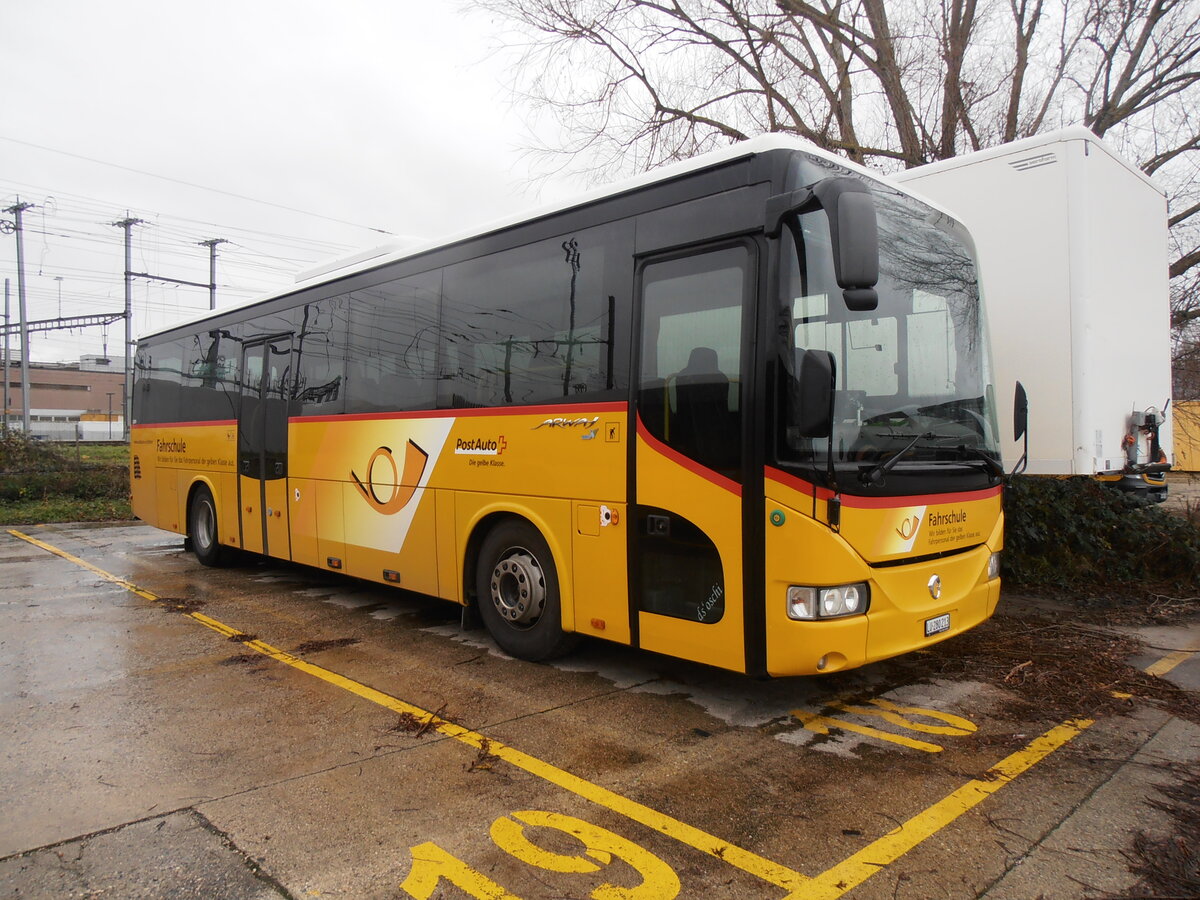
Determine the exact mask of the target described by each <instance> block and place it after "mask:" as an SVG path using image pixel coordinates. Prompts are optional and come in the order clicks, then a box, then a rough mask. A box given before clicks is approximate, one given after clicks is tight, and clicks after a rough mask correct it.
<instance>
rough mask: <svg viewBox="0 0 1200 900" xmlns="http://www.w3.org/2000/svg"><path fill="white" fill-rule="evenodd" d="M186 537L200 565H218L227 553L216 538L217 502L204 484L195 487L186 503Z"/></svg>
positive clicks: (223, 560)
mask: <svg viewBox="0 0 1200 900" xmlns="http://www.w3.org/2000/svg"><path fill="white" fill-rule="evenodd" d="M188 539H189V540H190V541H191V544H192V552H193V553H195V554H196V559H198V560H199V561H200V563H201V565H205V566H220V565H223V564H224V563H225V560H226V559H227V558H228V554H227V553H226V552H225V548H224V547H222V546H221V544H220V541H219V540H218V539H217V504H216V501H214V500H213V495H212V491H210V490H209V489H208V487H207V486H205V485H203V484H202V485H200V486H199V487H197V488H196V492H195V493H194V494H192V502H191V503H190V504H189V505H188Z"/></svg>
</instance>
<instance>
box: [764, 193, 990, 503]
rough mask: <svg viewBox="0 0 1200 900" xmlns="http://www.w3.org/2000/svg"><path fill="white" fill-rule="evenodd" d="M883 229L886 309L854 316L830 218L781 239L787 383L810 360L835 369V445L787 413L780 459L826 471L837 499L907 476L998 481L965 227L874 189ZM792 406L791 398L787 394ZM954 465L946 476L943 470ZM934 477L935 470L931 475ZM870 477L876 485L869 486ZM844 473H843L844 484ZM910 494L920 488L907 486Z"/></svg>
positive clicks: (810, 217) (801, 224) (818, 215)
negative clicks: (827, 359) (809, 434)
mask: <svg viewBox="0 0 1200 900" xmlns="http://www.w3.org/2000/svg"><path fill="white" fill-rule="evenodd" d="M872 192H873V194H874V196H875V202H876V208H877V213H878V222H879V248H880V260H879V273H880V275H879V283H878V286H877V289H878V292H879V306H878V308H877V309H875V310H872V311H869V312H850V311H849V310H847V309H846V306H845V304H844V303H843V301H842V292H841V289H840V288H839V287H838V285H837V281H836V279H835V278H834V272H833V260H832V255H831V251H830V242H829V225H828V220H827V218H826V215H825V213H824V211H820V210H818V211H816V212H811V213H807V214H805V215H802V216H800V217H799V220H798V223H797V225H796V227H795V229H794V230H793V233H792V234H791V235H787V236H785V238H784V247H783V257H784V279H783V282H782V285H783V297H782V300H783V308H782V309H781V313H782V315H783V319H784V322H785V324H786V327H787V329H788V333H789V335H790V338H791V346H790V348H789V353H790V357H791V358H790V359H785V361H784V362H785V365H784V368H787V367H788V365H789V364H790V365H791V371H792V372H798V371H799V364H798V360H799V356H800V354H802V353H803V352H804V351H805V350H811V349H816V350H827V351H829V352H830V353H832V354H833V356H834V359H835V364H836V391H835V395H834V421H833V433H832V438H824V437H821V438H805V437H802V436H800V435H799V434H798V431H797V429H796V428H795V427H794V423H793V422H792V421H791V420H790V418H789V417H790V416H793V415H794V409H793V408H792V407H791V406H790V405H789V404H788V403H787V402H785V403H784V407H785V413H784V427H785V433H784V435H783V442H782V443H783V448H782V450H783V454H784V456H785V457H786V458H787V460H788V461H791V462H800V463H803V462H808V463H810V464H812V465H813V466H814V469H815V470H816V471H817V472H823V471H827V470H828V469H829V467H830V462H831V460H830V459H829V454H830V452H832V463H833V469H834V472H835V477H836V478H837V479H838V481H839V484H840V486H841V487H842V489H852V488H851V485H850V484H849V483H848V482H849V481H850V479H848V478H846V475H845V474H844V473H846V471H847V470H848V469H856V470H857V471H858V474H859V476H860V477H859V479H855V482H854V483H858V484H862V483H870V482H873V481H878V480H880V479H879V478H878V477H877V476H878V470H879V467H880V466H881V465H882V464H884V463H886V462H888V461H889V460H892V458H893V457H895V456H897V455H898V454H902V456H901V457H900V458H897V459H896V460H895V461H894V462H892V464H891V465H890V466H889V467H888V478H895V477H900V476H902V475H903V473H904V472H905V471H906V470H907V471H908V472H909V473H910V474H916V473H917V472H918V471H920V472H921V473H922V476H923V477H926V478H927V477H929V476H931V475H933V476H935V477H936V474H937V468H941V469H942V470H943V471H944V472H945V473H946V474H949V473H950V470H951V469H955V470H957V472H958V473H959V474H960V475H963V476H968V477H969V476H970V475H971V473H972V472H975V473H978V474H981V475H985V477H986V473H988V472H992V473H994V472H995V470H996V468H997V464H998V463H999V460H1000V454H999V449H998V448H999V442H998V434H997V428H996V420H995V404H994V401H993V391H992V388H991V384H990V379H991V373H990V367H989V362H988V354H987V340H986V335H985V331H984V323H983V315H982V310H981V307H980V299H979V286H978V283H977V280H976V270H975V263H974V260H973V259H972V255H971V251H970V249H969V246H968V244H967V242H966V239H965V235H963V234H962V233H961V231H960V230H959V229H960V226H958V225H957V223H954V222H953V221H952V220H950V219H948V218H946V217H945V216H942V215H940V214H938V213H936V212H934V211H932V210H930V209H929V208H928V207H925V206H924V205H923V204H920V203H917V202H916V201H913V200H911V199H909V198H907V197H905V196H904V195H902V194H900V193H899V192H898V191H897V192H891V191H888V190H887V189H886V188H883V187H879V188H876V186H875V185H872ZM783 394H784V395H785V396H787V395H788V391H784V392H783ZM948 464H949V465H948ZM935 467H936V468H935ZM873 471H874V473H875V477H873V478H872V477H868V476H871V473H872V472H873ZM839 473H843V474H839ZM912 487H915V485H914V486H912Z"/></svg>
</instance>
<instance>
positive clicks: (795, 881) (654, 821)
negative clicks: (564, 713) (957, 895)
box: [8, 530, 808, 891]
mask: <svg viewBox="0 0 1200 900" xmlns="http://www.w3.org/2000/svg"><path fill="white" fill-rule="evenodd" d="M8 533H9V534H11V535H13V536H14V537H17V538H20V539H21V540H23V541H28V542H29V543H31V544H33V545H34V546H36V547H40V548H41V549H43V550H45V551H46V552H47V553H53V554H54V555H55V556H58V557H61V558H62V559H65V560H67V561H69V562H72V563H74V564H75V565H77V566H81V567H83V568H85V569H87V570H88V571H89V572H93V573H94V574H96V575H98V576H99V577H100V578H103V579H104V580H105V581H108V582H111V583H112V584H117V585H120V586H121V587H123V588H125V589H127V590H129V591H132V592H133V593H135V594H137V595H138V596H139V597H142V598H144V599H146V600H150V601H152V602H155V603H157V602H159V601H160V598H159V597H158V596H157V595H155V594H153V593H151V592H150V591H147V590H143V589H142V588H139V587H136V586H135V585H133V584H132V583H130V582H128V581H126V580H125V579H123V578H119V577H118V576H116V575H113V574H111V573H109V572H106V571H104V570H103V569H101V568H98V567H97V566H94V565H92V564H91V563H89V562H87V561H85V560H82V559H80V558H79V557H77V556H74V555H72V554H70V553H68V552H66V551H65V550H60V549H59V548H57V547H55V546H53V545H51V544H47V543H45V542H44V541H39V540H38V539H37V538H33V537H30V536H29V535H27V534H22V533H21V532H19V531H14V530H10V531H9V532H8ZM184 615H186V616H188V617H189V618H191V619H194V620H195V621H197V622H199V623H200V624H201V625H204V626H205V627H206V628H211V629H212V630H213V631H215V632H217V633H218V634H221V635H223V636H224V637H226V638H232V637H236V636H237V635H240V634H242V632H241V631H239V630H238V629H236V628H232V627H230V626H229V625H226V624H225V623H224V622H220V621H218V620H217V619H214V618H212V617H210V616H206V615H204V614H203V613H198V612H192V613H184ZM243 644H244V645H245V646H246V647H249V648H250V649H252V650H256V651H258V652H259V653H261V654H263V655H264V656H269V657H270V658H272V659H274V660H278V661H279V662H281V663H283V664H284V665H287V666H291V667H292V668H293V669H297V670H299V671H301V672H304V673H305V674H308V675H312V676H313V677H314V678H319V679H321V680H322V681H325V682H327V683H329V684H332V685H334V686H336V687H339V688H342V689H343V690H346V691H350V692H351V693H352V694H355V695H357V696H359V697H362V698H363V699H364V700H369V701H370V702H372V703H375V704H377V705H379V706H382V707H384V708H386V709H390V710H392V711H393V712H396V713H409V714H411V715H413V716H416V717H418V718H420V719H421V720H423V721H426V722H430V723H431V730H435V731H438V732H440V733H441V734H443V735H445V736H446V737H449V738H453V739H454V740H456V741H461V742H462V743H464V744H467V745H469V746H471V747H475V748H479V749H482V748H483V747H484V744H485V743H486V745H487V752H489V753H491V754H492V755H493V756H496V757H499V758H500V759H502V760H504V761H505V762H508V763H510V764H511V765H514V766H516V767H517V768H519V769H524V770H525V771H526V772H529V773H530V774H531V775H535V776H537V777H538V778H541V779H543V780H545V781H548V782H550V783H551V784H554V785H557V786H558V787H560V788H563V789H564V790H566V791H570V792H571V793H573V794H576V795H577V796H580V797H583V798H584V799H585V800H590V801H591V802H592V803H595V804H597V805H599V806H603V807H605V808H606V809H609V810H611V811H613V812H615V813H618V814H619V815H622V816H625V817H626V818H629V819H632V820H633V821H635V822H640V823H641V824H642V825H645V826H646V827H648V828H652V829H654V830H655V831H658V832H660V833H661V834H665V835H667V836H668V837H671V838H674V839H675V840H677V841H680V842H681V843H684V844H687V845H688V846H689V847H694V848H695V849H697V850H700V851H701V852H703V853H707V854H709V855H710V856H713V857H715V858H717V859H719V860H721V861H723V862H727V863H729V864H730V865H732V866H735V867H736V868H739V869H741V870H742V871H744V872H748V873H749V874H751V875H754V876H756V877H758V878H761V879H762V880H763V881H766V882H769V883H770V884H774V885H776V886H778V887H781V888H783V889H784V890H788V891H794V890H796V889H797V888H799V887H801V886H803V884H804V883H805V882H806V881H807V880H808V878H807V876H805V875H801V874H800V873H799V872H796V871H794V870H792V869H789V868H787V867H786V866H782V865H780V864H778V863H775V862H772V861H771V860H769V859H766V858H765V857H762V856H759V855H758V854H756V853H753V852H751V851H749V850H745V849H743V848H741V847H738V846H736V845H734V844H731V843H729V842H728V841H724V840H721V839H720V838H718V837H714V836H713V835H711V834H708V833H706V832H704V831H701V830H700V829H699V828H695V827H693V826H691V825H688V824H687V823H685V822H681V821H679V820H678V819H675V818H672V817H671V816H668V815H665V814H664V813H660V812H658V811H657V810H654V809H651V808H650V807H648V806H644V805H643V804H641V803H638V802H636V801H634V800H630V799H628V798H627V797H622V796H621V795H620V794H617V793H615V792H613V791H610V790H608V789H607V788H602V787H600V786H599V785H597V784H593V783H592V782H590V781H587V780H585V779H583V778H580V777H579V776H577V775H572V774H571V773H570V772H567V771H565V770H564V769H560V768H558V767H557V766H554V765H551V764H550V763H547V762H545V761H543V760H540V759H537V758H536V757H533V756H530V755H529V754H527V753H523V752H521V751H520V750H517V749H516V748H515V747H509V746H508V745H506V744H502V743H501V742H499V741H496V740H493V739H491V738H485V737H484V736H483V735H482V734H480V733H478V732H476V731H471V730H470V729H468V728H463V727H462V726H461V725H456V724H455V723H453V722H449V721H447V720H445V719H442V718H440V717H438V716H437V715H435V714H434V713H432V712H430V711H428V710H425V709H422V708H421V707H419V706H414V705H413V704H411V703H406V702H405V701H403V700H400V699H398V698H396V697H392V696H390V695H389V694H385V693H383V692H382V691H378V690H376V689H375V688H371V687H367V686H366V685H365V684H362V683H360V682H357V681H355V680H353V679H352V678H347V677H346V676H344V675H339V674H338V673H336V672H332V671H330V670H329V669H325V668H322V667H321V666H317V665H314V664H313V663H310V662H307V661H305V660H303V659H301V658H300V657H298V656H293V655H292V654H291V653H288V652H287V651H285V650H280V649H279V648H277V647H272V646H271V645H270V644H266V643H264V642H263V641H259V640H247V641H244V642H243Z"/></svg>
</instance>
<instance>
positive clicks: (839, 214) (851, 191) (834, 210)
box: [813, 178, 879, 312]
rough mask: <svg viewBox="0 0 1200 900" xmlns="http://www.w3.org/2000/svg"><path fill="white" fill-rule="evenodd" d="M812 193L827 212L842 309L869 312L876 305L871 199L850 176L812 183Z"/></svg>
mask: <svg viewBox="0 0 1200 900" xmlns="http://www.w3.org/2000/svg"><path fill="white" fill-rule="evenodd" d="M813 193H814V194H815V195H816V197H817V199H818V200H819V201H820V202H821V206H822V207H824V209H825V212H826V213H828V215H829V237H830V240H831V241H832V244H833V272H834V275H835V276H836V277H837V283H838V287H840V288H842V298H843V299H844V300H845V301H846V308H847V309H849V310H852V311H854V312H870V311H871V310H873V309H875V308H876V307H877V306H878V305H879V295H878V294H877V293H876V292H875V285H876V284H877V283H878V282H879V226H878V223H877V222H876V220H875V201H874V199H872V197H871V193H870V191H869V190H868V189H867V187H866V185H864V184H862V182H859V181H855V180H854V179H853V178H826V179H824V180H822V181H818V182H817V183H816V184H815V185H813Z"/></svg>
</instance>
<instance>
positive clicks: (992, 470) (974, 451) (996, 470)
mask: <svg viewBox="0 0 1200 900" xmlns="http://www.w3.org/2000/svg"><path fill="white" fill-rule="evenodd" d="M955 449H956V450H957V451H958V452H959V455H960V456H967V457H970V458H972V459H977V460H979V461H980V462H981V463H984V464H985V465H986V466H987V471H988V475H990V476H992V477H994V478H1003V477H1004V466H1002V465H1000V463H998V462H996V460H995V459H993V458H992V457H991V456H989V455H988V454H987V453H984V452H983V451H982V450H980V449H979V448H978V447H968V446H966V445H965V444H959V445H958V447H956V448H955Z"/></svg>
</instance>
